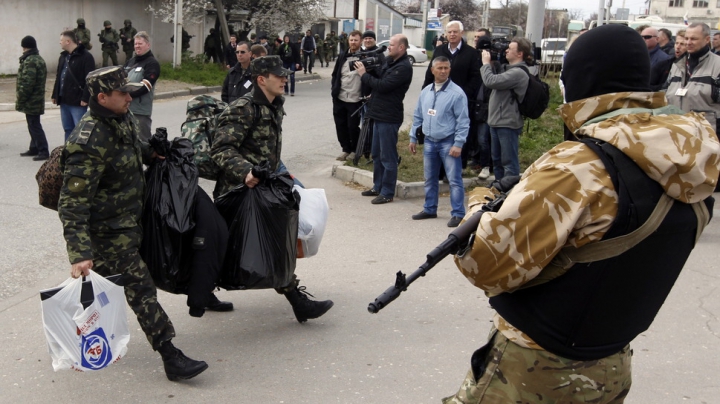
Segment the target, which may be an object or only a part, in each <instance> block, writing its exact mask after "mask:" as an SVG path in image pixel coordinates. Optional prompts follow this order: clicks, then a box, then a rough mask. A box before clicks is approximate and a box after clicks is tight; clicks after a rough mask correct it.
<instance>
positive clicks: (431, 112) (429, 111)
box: [428, 108, 437, 116]
mask: <svg viewBox="0 0 720 404" xmlns="http://www.w3.org/2000/svg"><path fill="white" fill-rule="evenodd" d="M436 113H437V111H435V110H434V109H432V108H430V109H428V115H430V116H435V114H436Z"/></svg>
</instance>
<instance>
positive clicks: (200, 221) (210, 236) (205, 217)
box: [187, 187, 229, 308]
mask: <svg viewBox="0 0 720 404" xmlns="http://www.w3.org/2000/svg"><path fill="white" fill-rule="evenodd" d="M228 237H229V235H228V228H227V224H225V219H223V217H222V216H220V212H218V210H217V208H216V207H215V204H214V203H213V201H212V199H210V196H208V194H207V193H206V192H205V191H204V190H203V189H202V188H200V187H198V194H197V199H196V200H195V228H194V234H193V243H192V248H193V253H192V257H191V260H192V268H191V275H190V283H189V285H188V289H187V295H188V297H187V305H188V306H189V307H197V308H205V307H207V305H208V298H209V297H210V293H212V291H213V289H214V288H215V286H216V284H217V281H218V277H219V276H220V270H221V269H222V266H223V260H224V259H225V251H226V250H227V243H228Z"/></svg>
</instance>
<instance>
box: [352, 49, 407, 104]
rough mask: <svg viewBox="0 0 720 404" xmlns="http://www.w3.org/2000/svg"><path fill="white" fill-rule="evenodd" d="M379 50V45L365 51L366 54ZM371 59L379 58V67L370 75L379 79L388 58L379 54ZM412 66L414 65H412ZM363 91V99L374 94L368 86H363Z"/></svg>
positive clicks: (383, 54)
mask: <svg viewBox="0 0 720 404" xmlns="http://www.w3.org/2000/svg"><path fill="white" fill-rule="evenodd" d="M377 49H378V47H377V45H375V46H373V47H372V48H367V49H365V50H364V52H373V51H376V50H377ZM371 57H377V58H378V66H377V67H376V68H375V69H373V70H371V71H369V72H368V73H370V75H372V76H373V77H378V78H379V77H380V70H381V69H382V67H383V65H384V64H385V59H387V58H386V57H385V53H378V54H376V55H373V56H371ZM411 65H412V63H411ZM361 91H362V95H363V97H367V96H368V95H370V93H371V92H372V89H371V88H370V87H369V86H368V85H367V84H363V85H362V90H361Z"/></svg>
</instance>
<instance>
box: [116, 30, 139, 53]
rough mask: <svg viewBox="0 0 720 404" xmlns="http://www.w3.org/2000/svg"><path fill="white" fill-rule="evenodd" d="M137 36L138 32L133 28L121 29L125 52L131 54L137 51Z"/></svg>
mask: <svg viewBox="0 0 720 404" xmlns="http://www.w3.org/2000/svg"><path fill="white" fill-rule="evenodd" d="M135 34H137V30H136V29H135V27H133V26H130V27H122V28H120V40H121V41H122V48H123V51H125V52H130V51H132V50H134V49H135V39H134V38H135ZM123 37H125V38H123Z"/></svg>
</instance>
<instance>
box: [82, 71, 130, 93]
mask: <svg viewBox="0 0 720 404" xmlns="http://www.w3.org/2000/svg"><path fill="white" fill-rule="evenodd" d="M87 85H88V91H90V95H91V96H93V97H95V96H97V95H98V94H100V93H106V92H109V91H112V90H117V91H123V92H126V93H128V92H131V91H135V90H139V89H141V88H143V85H142V84H141V83H128V78H127V73H125V70H124V69H123V68H122V67H120V66H108V67H101V68H99V69H97V70H93V71H91V72H90V73H88V75H87Z"/></svg>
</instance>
